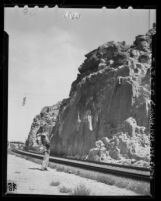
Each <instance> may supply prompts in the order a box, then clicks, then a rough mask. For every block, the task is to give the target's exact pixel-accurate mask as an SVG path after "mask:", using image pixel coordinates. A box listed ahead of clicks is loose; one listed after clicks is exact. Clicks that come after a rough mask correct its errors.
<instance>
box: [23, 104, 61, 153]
mask: <svg viewBox="0 0 161 201" xmlns="http://www.w3.org/2000/svg"><path fill="white" fill-rule="evenodd" d="M60 104H61V102H58V103H57V104H55V105H53V106H45V107H44V108H43V109H42V110H41V112H40V114H38V115H36V116H35V117H34V119H33V123H32V125H31V128H30V132H29V135H28V138H27V140H26V142H25V145H26V148H27V149H37V148H39V145H38V144H37V142H36V139H37V138H36V136H37V132H38V130H39V129H40V126H43V125H45V124H47V125H48V133H49V137H51V135H52V132H51V131H52V130H53V127H54V126H55V124H56V120H57V115H58V112H59V107H60Z"/></svg>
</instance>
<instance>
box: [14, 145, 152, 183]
mask: <svg viewBox="0 0 161 201" xmlns="http://www.w3.org/2000/svg"><path fill="white" fill-rule="evenodd" d="M12 151H13V152H15V153H18V154H21V155H26V156H30V157H32V158H37V159H42V158H43V155H42V154H37V153H31V152H28V151H22V150H18V149H14V150H12ZM49 161H50V162H54V163H58V164H63V165H67V166H72V167H77V168H81V169H85V170H92V171H96V172H99V173H104V174H112V175H115V176H119V177H124V178H131V179H134V180H139V181H146V182H150V171H143V170H140V171H139V170H137V169H136V170H134V168H132V169H130V168H128V169H127V167H123V166H119V167H115V166H113V164H112V165H107V164H93V163H89V162H86V161H78V160H74V159H72V160H70V159H67V158H59V157H50V158H49Z"/></svg>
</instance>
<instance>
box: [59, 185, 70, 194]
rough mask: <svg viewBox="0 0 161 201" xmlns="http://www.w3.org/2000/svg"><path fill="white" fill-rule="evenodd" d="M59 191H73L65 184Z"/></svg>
mask: <svg viewBox="0 0 161 201" xmlns="http://www.w3.org/2000/svg"><path fill="white" fill-rule="evenodd" d="M59 191H60V192H61V193H70V192H72V190H71V189H70V188H67V187H65V186H62V187H61V188H60V189H59Z"/></svg>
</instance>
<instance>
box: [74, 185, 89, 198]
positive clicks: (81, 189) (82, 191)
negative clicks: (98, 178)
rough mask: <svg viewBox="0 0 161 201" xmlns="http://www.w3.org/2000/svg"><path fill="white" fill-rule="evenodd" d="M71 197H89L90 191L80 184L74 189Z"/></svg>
mask: <svg viewBox="0 0 161 201" xmlns="http://www.w3.org/2000/svg"><path fill="white" fill-rule="evenodd" d="M72 195H90V190H89V189H88V188H86V187H85V186H84V185H83V184H80V185H78V186H77V187H76V188H75V189H74V191H73V192H72Z"/></svg>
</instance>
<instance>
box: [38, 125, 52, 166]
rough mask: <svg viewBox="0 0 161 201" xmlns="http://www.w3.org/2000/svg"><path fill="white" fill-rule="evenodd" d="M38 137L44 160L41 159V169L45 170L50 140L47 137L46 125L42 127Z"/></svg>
mask: <svg viewBox="0 0 161 201" xmlns="http://www.w3.org/2000/svg"><path fill="white" fill-rule="evenodd" d="M40 136H41V143H42V145H43V147H44V158H43V162H42V166H41V169H42V170H47V167H48V164H49V155H50V140H49V136H48V131H47V125H44V126H43V128H42V133H41V134H40Z"/></svg>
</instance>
